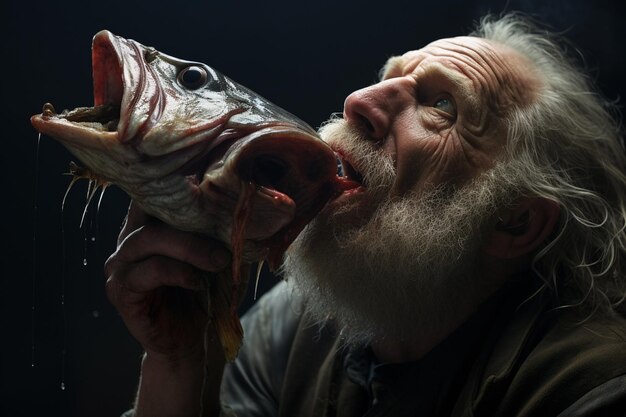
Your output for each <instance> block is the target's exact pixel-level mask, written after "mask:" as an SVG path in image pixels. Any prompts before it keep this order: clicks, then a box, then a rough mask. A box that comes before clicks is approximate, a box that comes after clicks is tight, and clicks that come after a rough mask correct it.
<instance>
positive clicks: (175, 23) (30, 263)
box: [0, 0, 626, 417]
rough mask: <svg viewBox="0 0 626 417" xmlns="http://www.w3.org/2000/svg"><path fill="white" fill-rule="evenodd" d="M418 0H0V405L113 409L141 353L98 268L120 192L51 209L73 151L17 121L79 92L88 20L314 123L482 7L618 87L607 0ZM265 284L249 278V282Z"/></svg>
mask: <svg viewBox="0 0 626 417" xmlns="http://www.w3.org/2000/svg"><path fill="white" fill-rule="evenodd" d="M426 3H427V2H420V1H413V2H402V1H387V2H377V3H368V2H367V1H344V2H341V1H339V0H323V1H315V2H313V1H310V2H297V1H293V0H291V1H289V0H275V1H243V0H231V1H223V2H217V1H211V0H204V1H202V2H200V1H195V2H192V1H187V2H163V1H152V2H143V3H140V2H136V1H132V0H126V1H119V0H112V1H105V2H88V1H78V0H70V1H59V2H53V1H47V2H43V1H39V2H28V1H16V0H5V1H3V2H2V5H1V6H0V7H1V8H2V11H1V14H0V16H1V19H2V22H1V23H2V24H1V25H0V26H1V30H2V48H3V49H2V58H3V62H2V64H3V65H2V66H3V72H2V73H3V75H2V77H0V79H1V83H2V84H1V85H2V115H1V117H2V145H3V146H4V148H3V149H4V150H3V152H1V154H2V169H3V175H2V184H3V187H2V189H3V199H2V210H3V211H2V213H3V217H2V225H3V229H2V237H3V239H2V240H3V253H2V285H1V287H0V288H1V295H2V299H1V300H2V301H1V303H2V304H1V305H2V328H1V331H0V340H1V345H2V367H1V368H0V371H1V374H2V389H1V392H0V395H1V404H0V406H1V409H0V415H2V416H39V415H47V416H57V415H58V416H94V417H97V416H116V415H119V413H120V412H121V411H122V410H124V409H125V407H127V406H128V405H129V404H130V403H131V400H132V396H133V391H134V389H135V385H136V380H137V374H138V369H139V357H140V349H139V347H138V346H137V344H136V343H135V342H134V341H133V340H132V339H131V338H130V337H129V336H128V335H127V332H126V330H125V328H124V326H123V324H122V322H121V320H120V319H119V317H118V316H117V314H116V313H115V311H113V310H112V308H111V307H110V306H109V305H108V302H107V300H106V298H105V296H104V291H103V284H104V276H103V273H102V264H103V262H104V260H105V259H106V257H107V255H108V254H109V253H110V252H111V251H112V250H113V248H114V242H115V236H116V234H117V232H118V230H119V225H120V222H121V220H122V218H123V216H124V213H125V210H126V206H127V204H128V198H127V197H126V196H125V195H124V194H123V193H122V192H121V191H119V190H117V189H114V188H112V189H110V190H109V191H107V193H106V194H105V196H104V199H103V202H102V206H101V208H100V211H99V213H98V212H96V210H95V205H92V206H91V207H90V210H89V211H88V212H87V215H86V220H85V226H84V227H83V228H82V229H81V228H79V221H80V217H81V213H82V210H83V207H84V199H85V194H86V184H78V185H77V186H76V187H75V188H74V189H73V190H72V192H70V194H69V196H68V198H67V202H66V206H65V211H64V212H63V213H62V212H61V209H60V206H61V200H62V198H63V194H64V192H65V189H66V187H67V184H68V182H69V177H66V176H63V175H61V174H62V173H63V172H66V171H67V167H68V162H69V161H70V160H71V159H72V157H71V156H70V154H69V153H68V152H67V151H65V150H64V149H63V148H62V147H61V146H60V145H58V144H57V143H55V142H53V141H52V140H51V139H50V138H47V137H42V138H41V145H40V147H39V154H38V158H37V147H36V144H37V134H36V133H35V131H34V130H33V129H32V128H31V126H30V123H29V116H30V115H32V114H35V113H39V112H40V111H41V106H42V104H43V103H44V102H46V101H51V102H52V103H54V104H55V106H56V108H57V110H60V109H63V108H72V107H75V106H78V105H89V104H90V103H91V100H92V95H91V94H92V93H91V63H90V45H91V37H92V36H93V35H94V34H95V33H96V32H97V31H98V30H100V29H104V28H106V29H109V30H111V31H113V32H114V33H116V34H119V35H122V36H124V37H128V38H133V39H136V40H138V41H140V42H142V43H144V44H147V45H152V46H155V47H156V48H157V49H159V50H161V51H163V52H165V53H168V54H171V55H174V56H177V57H180V58H186V59H190V60H198V61H201V62H205V63H208V64H209V65H212V66H214V67H215V68H216V69H218V70H220V71H221V72H223V73H224V74H227V75H229V76H230V77H232V78H233V79H235V80H237V81H239V82H241V83H242V84H244V85H246V86H248V87H250V88H252V89H253V90H255V91H257V92H259V93H260V94H262V95H264V96H265V97H267V98H269V99H270V100H272V101H274V102H275V103H276V104H278V105H280V106H282V107H285V108H286V109H288V110H290V111H291V112H293V113H295V114H296V115H298V116H300V117H301V118H302V119H304V120H305V121H307V122H309V123H310V124H311V125H312V126H319V124H320V123H321V122H322V121H324V120H325V119H326V118H327V117H328V116H329V114H330V113H331V112H335V111H341V109H342V104H343V99H344V98H345V96H346V95H347V94H348V93H350V92H351V91H353V90H354V89H357V88H360V87H362V86H365V85H368V84H370V83H372V82H374V81H375V79H376V74H377V71H378V69H379V67H380V65H381V64H382V63H383V62H384V60H385V59H386V58H387V57H389V56H390V55H393V54H398V53H402V52H404V51H405V50H409V49H415V48H418V47H420V46H422V45H424V44H425V43H427V42H429V41H431V40H434V39H436V38H439V37H446V36H454V35H458V34H463V33H466V32H467V30H468V29H469V28H471V27H472V25H473V22H474V21H475V20H476V19H477V18H478V17H479V16H481V15H482V14H484V13H485V12H487V11H492V12H500V11H502V10H503V9H505V8H506V9H507V10H511V9H515V10H522V11H526V12H529V13H532V14H534V15H535V16H537V17H539V18H541V19H543V20H545V21H547V22H549V23H550V24H551V25H552V26H553V27H554V28H555V29H556V30H559V31H563V32H564V33H565V35H566V36H567V37H569V38H570V39H572V40H573V41H574V42H575V43H576V44H577V45H578V46H579V47H580V50H581V51H582V53H583V54H584V55H585V56H586V58H587V59H586V63H587V66H588V67H589V68H591V69H592V73H593V74H594V76H595V77H596V78H597V80H598V83H599V85H600V86H601V88H602V90H603V91H604V93H605V95H607V96H608V97H609V98H611V99H616V100H617V99H619V97H623V96H624V93H625V88H626V86H625V82H624V81H623V74H624V70H625V69H626V64H625V55H624V52H625V48H624V47H623V39H624V35H625V32H626V31H625V29H624V18H625V17H626V16H625V13H624V11H623V10H621V9H620V6H619V5H618V4H619V3H620V2H619V1H615V2H608V1H603V2H601V1H594V2H593V5H592V2H591V1H582V0H571V1H565V0H562V1H553V2H549V4H546V3H548V2H542V1H538V0H537V1H532V0H527V1H515V0H512V1H508V2H506V1H504V0H501V1H495V0H494V1H477V0H467V1H452V0H439V1H435V2H428V3H429V4H426ZM37 159H38V163H37V162H36V161H37ZM84 261H86V265H85V264H84V263H85V262H84ZM273 283H274V279H273V278H272V277H271V276H269V275H267V274H264V278H263V280H262V285H263V286H264V287H268V286H271V285H272V284H273ZM33 307H34V310H33ZM33 313H34V314H33ZM62 384H64V385H65V389H62V387H61V385H62Z"/></svg>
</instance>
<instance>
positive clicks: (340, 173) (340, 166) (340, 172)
mask: <svg viewBox="0 0 626 417" xmlns="http://www.w3.org/2000/svg"><path fill="white" fill-rule="evenodd" d="M335 159H336V160H337V176H339V177H343V176H344V172H343V163H341V158H339V156H338V155H336V154H335Z"/></svg>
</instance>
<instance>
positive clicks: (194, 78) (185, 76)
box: [178, 65, 209, 90]
mask: <svg viewBox="0 0 626 417" xmlns="http://www.w3.org/2000/svg"><path fill="white" fill-rule="evenodd" d="M208 78H209V75H208V74H207V72H206V70H205V69H204V68H202V67H200V66H198V65H192V66H190V67H187V68H185V69H183V70H182V71H181V72H179V73H178V82H179V83H180V85H182V86H183V87H185V88H187V89H189V90H196V89H198V88H200V87H202V86H203V85H205V84H206V82H207V79H208Z"/></svg>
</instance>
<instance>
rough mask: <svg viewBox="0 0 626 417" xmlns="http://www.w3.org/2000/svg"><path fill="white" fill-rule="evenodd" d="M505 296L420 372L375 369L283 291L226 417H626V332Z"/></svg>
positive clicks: (237, 365) (267, 309)
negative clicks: (314, 322) (317, 323)
mask: <svg viewBox="0 0 626 417" xmlns="http://www.w3.org/2000/svg"><path fill="white" fill-rule="evenodd" d="M522 295H524V294H520V293H515V291H514V290H510V289H509V290H508V293H504V294H503V293H502V292H501V293H499V294H497V296H495V297H492V300H491V301H490V302H488V303H486V305H485V306H483V308H482V309H481V311H479V312H478V313H477V314H476V315H475V316H474V317H473V318H472V319H470V320H468V322H467V323H466V324H464V325H463V326H462V327H461V328H459V329H458V330H456V331H455V333H454V334H453V335H451V336H450V337H449V338H448V339H447V340H446V341H444V342H443V343H441V344H440V345H439V346H437V347H436V348H435V349H433V351H431V352H430V353H429V354H427V355H426V356H425V357H424V358H422V359H421V360H420V361H417V362H412V363H406V364H379V363H377V362H376V359H375V358H374V357H373V355H372V354H371V352H370V351H369V350H368V349H367V348H351V347H348V346H345V344H344V343H342V338H341V336H340V335H337V334H336V333H335V332H334V331H333V327H332V323H327V324H326V325H325V326H323V327H320V326H319V325H315V324H313V323H312V322H311V321H310V320H308V319H307V316H306V314H305V313H303V311H304V310H303V305H302V301H301V300H299V299H298V297H297V296H296V295H295V294H293V293H292V291H291V290H290V289H289V286H288V285H286V284H283V283H281V284H279V285H277V287H276V288H274V289H273V290H272V291H270V292H269V293H268V294H266V295H265V296H264V297H263V298H262V299H260V300H259V302H257V304H256V305H255V306H254V307H253V308H252V309H251V311H249V313H248V314H247V315H246V316H245V317H244V320H243V323H244V328H245V339H244V340H245V342H244V347H243V349H242V351H241V353H240V355H239V357H238V359H237V360H236V361H235V362H234V363H233V364H230V365H228V367H227V369H226V373H225V377H224V381H223V385H222V400H223V403H224V414H225V415H236V416H238V417H244V416H246V417H247V416H259V417H260V416H294V417H314V416H315V417H317V416H339V417H353V416H367V417H374V416H452V417H466V416H467V417H469V416H475V417H479V416H494V417H495V416H499V417H551V416H555V417H556V416H558V417H566V416H570V417H591V416H598V417H618V416H619V417H624V416H626V320H625V319H624V318H623V317H612V318H601V317H596V316H592V317H591V318H587V320H586V321H584V322H583V323H580V318H578V317H575V316H574V312H573V309H561V310H554V309H549V308H548V307H547V305H548V304H549V303H548V302H547V301H546V300H545V297H544V298H542V297H534V298H531V299H530V300H529V301H526V302H523V300H524V298H525V297H522Z"/></svg>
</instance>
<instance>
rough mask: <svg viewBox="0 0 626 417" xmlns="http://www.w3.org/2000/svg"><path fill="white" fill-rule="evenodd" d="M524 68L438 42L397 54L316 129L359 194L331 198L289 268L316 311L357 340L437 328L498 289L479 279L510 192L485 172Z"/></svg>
mask: <svg viewBox="0 0 626 417" xmlns="http://www.w3.org/2000/svg"><path fill="white" fill-rule="evenodd" d="M531 72H532V71H531V67H530V66H529V65H528V64H527V63H526V61H524V59H523V58H522V57H520V56H518V55H517V54H516V53H515V52H513V51H511V50H509V49H506V48H505V47H503V46H500V45H494V44H491V43H489V42H487V41H485V40H481V39H478V38H470V37H461V38H453V39H444V40H439V41H436V42H433V43H432V44H430V45H428V46H426V47H425V48H423V49H420V50H417V51H411V52H407V53H406V54H404V55H402V56H401V57H396V58H392V59H391V60H390V61H389V62H388V63H387V65H386V68H385V72H384V76H383V79H382V80H381V81H380V82H379V83H377V84H375V85H372V86H370V87H367V88H364V89H362V90H358V91H356V92H354V93H352V94H351V95H350V96H348V98H347V99H346V101H345V104H344V118H343V119H342V120H334V121H331V122H329V123H328V124H326V125H325V126H324V127H323V128H322V129H321V130H320V133H321V135H322V137H323V138H324V140H326V141H327V142H328V143H329V144H330V145H331V147H333V149H335V150H336V152H337V153H338V154H339V155H340V156H341V158H342V160H343V165H344V172H345V173H346V174H347V175H348V176H349V177H351V178H352V179H355V180H358V181H362V183H363V187H360V188H358V189H351V190H349V191H347V192H345V193H344V194H342V195H341V196H339V197H338V198H337V199H336V200H334V201H332V202H331V203H329V204H328V205H327V207H326V208H325V209H324V210H323V211H322V213H320V215H319V216H318V217H317V218H316V219H315V220H314V221H313V222H312V223H311V224H310V225H309V226H308V227H307V229H305V231H304V232H303V233H302V235H301V236H300V237H299V239H298V240H297V241H296V242H295V243H294V245H293V247H292V249H291V250H290V252H289V257H288V260H287V263H286V272H287V273H288V274H289V275H290V276H293V279H294V280H295V281H296V283H297V285H298V286H299V287H300V288H302V289H303V291H304V292H306V293H307V295H308V297H309V298H310V299H313V300H315V301H314V304H315V305H316V307H315V308H317V310H319V311H318V314H320V315H323V314H324V313H325V312H326V313H329V312H330V313H333V312H334V313H336V314H337V315H338V316H340V318H341V319H342V320H344V324H345V325H346V326H349V327H351V328H352V329H356V332H360V333H361V334H362V336H363V337H374V336H375V335H377V334H378V335H379V336H380V334H381V333H384V332H387V331H388V332H389V334H394V335H395V336H396V337H403V336H402V334H404V332H406V331H408V330H407V327H409V326H410V325H411V323H415V322H416V320H417V319H416V318H415V317H420V318H421V319H422V320H433V326H435V325H436V320H434V317H433V316H436V315H437V314H439V313H440V312H439V311H437V308H439V309H441V307H437V306H440V305H441V304H442V303H443V304H446V303H447V302H453V303H456V304H457V305H460V304H463V303H470V304H475V303H477V302H478V301H480V300H478V299H484V298H485V296H486V295H488V294H485V293H486V292H492V291H493V290H494V288H493V284H490V285H476V284H477V283H476V282H474V275H475V270H476V267H477V264H476V262H477V260H479V259H480V257H481V254H480V248H481V247H482V244H483V242H484V233H485V230H486V229H487V228H488V226H489V225H490V222H491V221H492V219H493V217H494V214H495V211H496V210H497V209H498V208H499V207H501V205H502V204H504V203H505V202H506V201H507V198H509V194H510V193H509V191H508V190H507V186H506V185H505V181H502V175H503V174H502V171H503V170H502V169H501V168H500V169H493V170H492V169H491V168H493V167H494V166H495V165H496V164H495V161H496V159H497V158H498V156H499V155H500V154H501V152H502V150H503V146H504V144H505V142H506V125H505V121H504V118H503V117H504V115H505V114H506V113H507V111H509V109H510V108H511V107H512V106H515V105H518V104H524V103H525V102H527V101H529V100H531V99H532V92H533V90H534V89H535V87H536V85H537V81H536V79H535V78H533V77H532V76H531V75H530V74H531ZM461 294H462V295H463V296H462V297H461ZM455 296H458V297H459V299H458V300H456V299H453V298H454V297H455ZM444 300H446V301H445V302H444ZM403 316H406V317H409V318H410V322H406V323H405V322H404V321H402V320H400V317H403ZM418 321H419V320H418ZM392 328H396V329H395V330H391V329H392ZM389 334H388V335H389Z"/></svg>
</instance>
